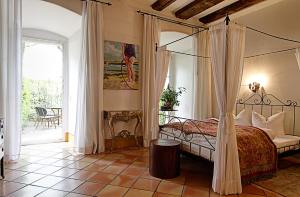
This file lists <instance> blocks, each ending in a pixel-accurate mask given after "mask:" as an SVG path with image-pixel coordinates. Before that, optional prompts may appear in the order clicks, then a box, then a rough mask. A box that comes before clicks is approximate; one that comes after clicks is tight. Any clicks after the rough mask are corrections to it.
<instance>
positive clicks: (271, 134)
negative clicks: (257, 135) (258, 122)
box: [261, 128, 276, 140]
mask: <svg viewBox="0 0 300 197" xmlns="http://www.w3.org/2000/svg"><path fill="white" fill-rule="evenodd" d="M261 130H263V131H264V132H265V133H266V134H268V136H269V137H270V139H271V140H274V139H275V137H276V134H275V133H274V132H273V131H272V130H271V129H267V128H261Z"/></svg>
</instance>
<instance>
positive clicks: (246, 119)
mask: <svg viewBox="0 0 300 197" xmlns="http://www.w3.org/2000/svg"><path fill="white" fill-rule="evenodd" d="M234 119H235V124H236V125H243V126H252V118H251V111H249V110H245V109H243V110H242V111H241V112H240V113H239V114H238V115H237V116H236V117H235V118H234Z"/></svg>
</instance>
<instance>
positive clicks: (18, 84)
mask: <svg viewBox="0 0 300 197" xmlns="http://www.w3.org/2000/svg"><path fill="white" fill-rule="evenodd" d="M21 17H22V1H21V0H1V1H0V28H1V37H0V74H1V76H0V78H1V79H0V83H1V84H0V102H1V103H0V117H3V118H4V142H5V143H4V154H5V160H6V161H13V160H17V159H18V158H19V154H20V147H21V130H22V129H21V98H22V97H21V89H22V71H21V68H22V67H21V62H22V23H21V22H22V20H21Z"/></svg>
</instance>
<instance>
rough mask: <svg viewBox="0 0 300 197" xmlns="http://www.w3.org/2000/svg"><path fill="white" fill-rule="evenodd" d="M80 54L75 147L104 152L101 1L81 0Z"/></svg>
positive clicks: (88, 152)
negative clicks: (83, 0) (82, 0)
mask: <svg viewBox="0 0 300 197" xmlns="http://www.w3.org/2000/svg"><path fill="white" fill-rule="evenodd" d="M82 30H83V32H82V57H81V65H80V70H79V83H78V100H77V118H76V129H75V140H74V142H75V148H76V149H77V151H79V152H81V153H85V154H92V153H97V152H103V151H104V130H103V120H102V113H103V112H102V111H103V70H104V60H103V10H102V5H101V3H97V2H95V1H89V0H87V1H85V2H83V13H82Z"/></svg>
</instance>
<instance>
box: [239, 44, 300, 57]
mask: <svg viewBox="0 0 300 197" xmlns="http://www.w3.org/2000/svg"><path fill="white" fill-rule="evenodd" d="M298 48H299V47H294V48H289V49H283V50H278V51H271V52H267V53H261V54H257V55H251V56H247V57H244V58H245V59H247V58H253V57H259V56H264V55H270V54H275V53H282V52H286V51H292V50H296V49H298Z"/></svg>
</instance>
